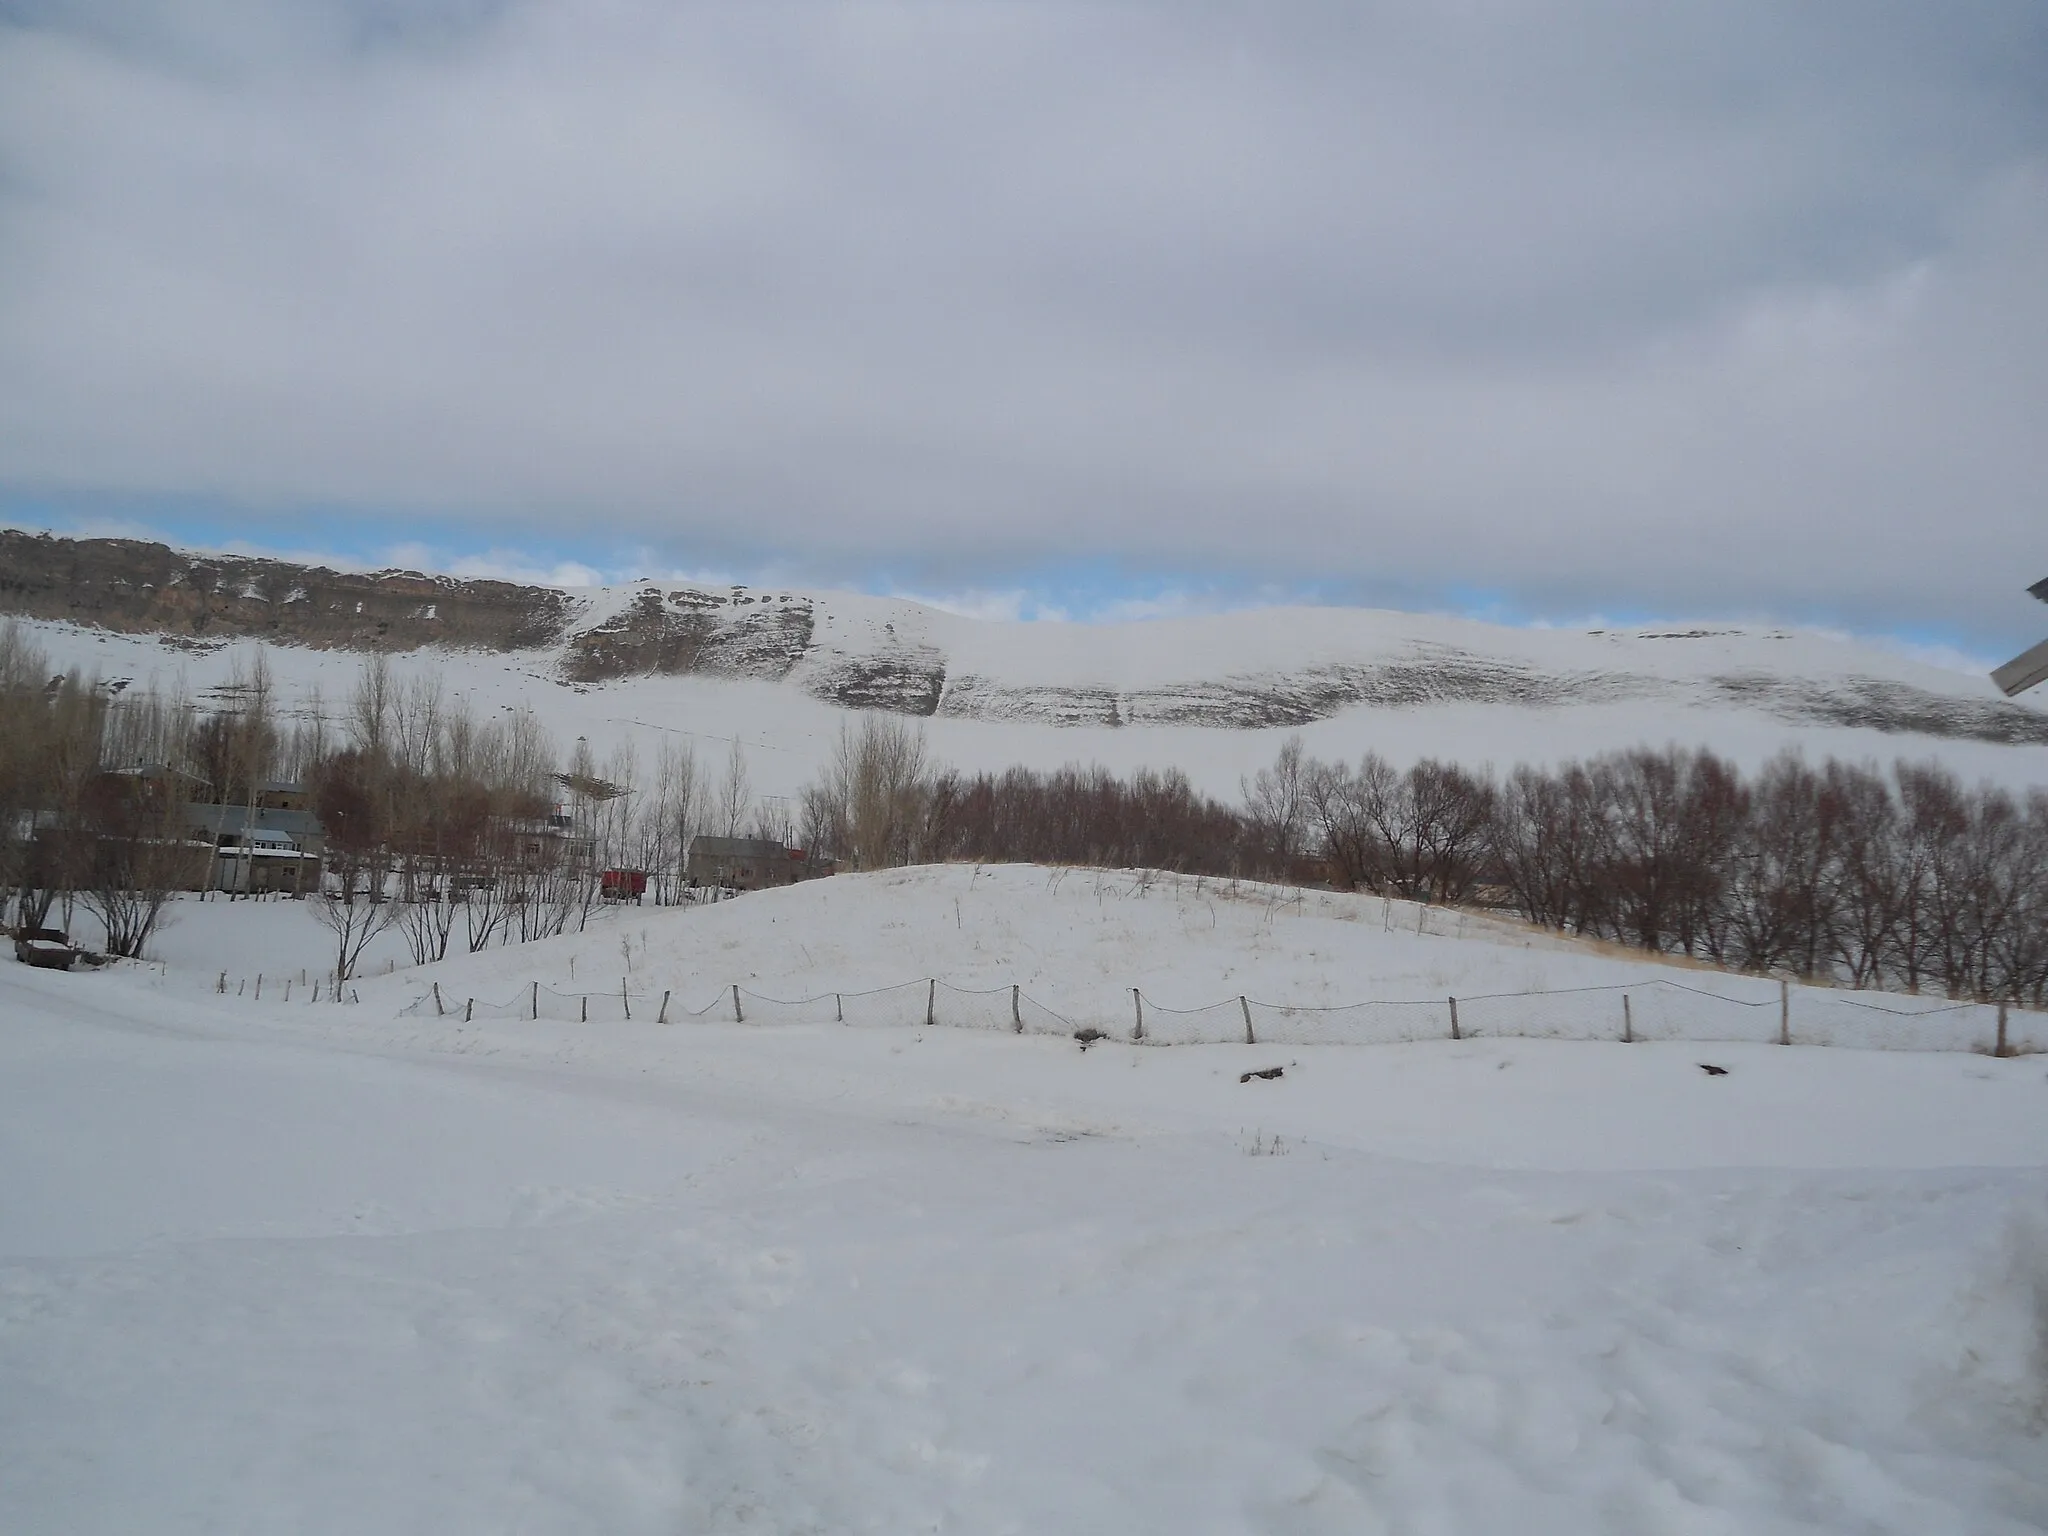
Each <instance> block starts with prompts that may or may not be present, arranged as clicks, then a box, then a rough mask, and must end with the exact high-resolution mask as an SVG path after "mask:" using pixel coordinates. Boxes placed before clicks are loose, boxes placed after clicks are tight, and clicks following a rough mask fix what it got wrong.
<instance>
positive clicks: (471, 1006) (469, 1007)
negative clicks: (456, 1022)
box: [462, 997, 476, 1024]
mask: <svg viewBox="0 0 2048 1536" xmlns="http://www.w3.org/2000/svg"><path fill="white" fill-rule="evenodd" d="M475 1012H476V999H475V998H473V997H472V998H471V999H470V1000H469V1001H468V1002H466V1003H464V1004H463V1005H462V1022H463V1023H465V1024H467V1023H468V1022H469V1017H470V1015H471V1014H473V1013H475Z"/></svg>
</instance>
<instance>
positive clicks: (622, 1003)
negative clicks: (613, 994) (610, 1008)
mask: <svg viewBox="0 0 2048 1536" xmlns="http://www.w3.org/2000/svg"><path fill="white" fill-rule="evenodd" d="M619 1007H621V1008H622V1009H624V1010H625V1013H626V1022H627V1023H628V1024H630V1023H632V1022H633V1000H632V999H631V998H630V997H628V996H627V995H626V978H625V977H623V976H621V977H620V978H619Z"/></svg>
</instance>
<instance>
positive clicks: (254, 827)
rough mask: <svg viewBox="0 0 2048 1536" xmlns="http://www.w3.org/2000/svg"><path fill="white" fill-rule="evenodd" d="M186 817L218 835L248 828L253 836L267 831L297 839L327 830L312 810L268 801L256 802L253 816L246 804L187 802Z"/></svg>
mask: <svg viewBox="0 0 2048 1536" xmlns="http://www.w3.org/2000/svg"><path fill="white" fill-rule="evenodd" d="M185 820H186V822H187V824H188V825H190V826H193V827H196V828H201V829H203V830H205V831H207V832H210V833H214V834H216V835H219V836H225V835H227V834H229V833H234V834H236V835H237V836H239V835H240V834H241V833H243V832H245V831H246V832H248V833H249V834H250V835H251V836H252V837H260V836H261V835H262V834H263V833H265V832H278V833H282V834H283V835H284V836H285V837H287V838H290V839H293V840H294V841H296V840H298V839H301V838H308V837H322V836H324V835H325V834H326V831H327V829H326V828H325V827H323V826H321V825H320V819H319V818H318V817H317V816H315V815H314V814H313V813H312V812H311V811H281V810H278V809H276V808H275V807H272V806H267V805H259V806H257V807H256V813H255V815H254V817H251V816H250V814H249V808H248V807H247V806H246V805H188V806H186V807H185Z"/></svg>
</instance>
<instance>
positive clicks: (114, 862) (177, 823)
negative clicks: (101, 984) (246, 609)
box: [0, 623, 789, 980]
mask: <svg viewBox="0 0 2048 1536" xmlns="http://www.w3.org/2000/svg"><path fill="white" fill-rule="evenodd" d="M721 770H722V771H721ZM284 783H297V784H299V785H301V786H303V789H304V791H305V792H306V794H307V796H308V797H309V803H310V809H311V810H312V811H313V813H314V815H315V817H316V819H317V820H318V822H319V823H320V826H321V828H322V830H323V832H324V839H325V846H324V854H323V858H322V861H321V869H322V876H321V878H320V879H319V880H318V881H317V882H316V883H315V885H314V887H313V888H310V889H308V890H306V891H305V893H304V894H306V895H308V896H309V897H311V898H312V902H311V907H312V910H313V911H314V913H315V914H316V916H318V917H319V918H320V920H321V921H323V922H324V923H326V924H327V925H328V927H329V928H330V929H331V930H332V933H333V938H334V955H335V962H336V963H335V974H336V975H337V977H339V978H340V979H344V980H345V979H347V977H348V976H349V975H350V974H352V972H353V971H354V969H355V966H356V964H357V963H358V961H359V960H360V959H361V957H362V954H363V952H364V950H365V949H366V948H367V946H368V945H369V943H370V942H371V941H372V940H373V939H374V938H376V937H377V935H378V934H380V933H383V932H385V931H387V930H389V929H391V928H393V927H397V928H399V929H400V930H401V931H402V932H403V934H404V936H405V939H406V941H407V945H408V947H409V948H410V950H411V951H412V954H413V956H414V958H415V959H416V960H420V961H427V960H435V959H440V958H442V957H443V956H445V955H446V954H447V953H448V951H449V950H450V948H451V947H453V946H454V945H455V944H457V943H461V944H463V945H465V946H466V947H468V948H470V949H472V950H480V949H483V948H485V947H487V946H489V945H492V944H496V943H505V942H511V941H516V940H526V939H534V938H540V937H545V936H547V935H549V934H554V933H560V932H562V931H564V930H565V929H566V928H569V927H573V926H580V925H581V924H582V922H584V921H585V920H587V918H588V916H589V914H590V912H591V911H592V910H593V909H594V907H595V905H596V904H597V902H598V901H599V900H600V898H601V894H602V890H603V885H602V878H603V873H604V871H606V870H610V869H631V870H640V871H646V872H648V873H649V874H650V875H651V876H652V882H651V883H652V884H653V888H654V893H655V899H656V900H657V901H659V900H673V899H675V898H676V897H677V896H678V895H679V894H680V892H681V888H682V886H683V883H684V868H685V858H686V855H687V852H688V848H689V843H690V840H691V838H692V837H694V836H696V835H697V834H699V833H703V832H711V833H723V834H725V835H737V834H739V833H742V832H749V831H751V832H754V833H756V834H765V835H787V833H788V831H789V828H788V826H787V822H788V820H789V818H788V817H787V815H786V814H781V813H779V811H778V803H777V802H774V801H764V802H760V803H758V804H757V802H756V798H755V796H754V794H753V791H752V788H751V776H750V773H749V770H748V764H747V759H746V754H745V751H744V749H743V748H742V747H741V746H740V745H739V743H738V742H737V741H735V742H733V743H731V744H730V747H729V750H728V751H727V752H726V753H725V754H724V760H723V762H722V763H721V764H714V765H712V766H710V767H706V766H705V765H704V764H702V763H701V762H700V760H699V758H698V757H697V755H696V753H695V751H694V750H693V748H692V747H691V746H690V745H689V738H687V737H683V736H680V735H678V736H676V737H675V738H674V739H673V743H672V744H671V745H669V746H666V747H664V748H663V749H662V750H661V751H660V752H659V753H658V754H657V755H656V757H655V760H654V762H653V763H652V764H651V765H649V768H648V769H647V770H645V771H643V769H642V766H641V765H640V763H639V762H638V761H637V760H636V758H635V755H634V753H633V751H632V749H631V748H630V747H622V748H620V749H619V750H618V751H617V752H614V753H613V754H612V755H611V756H610V757H609V758H608V759H606V760H605V761H604V762H602V763H599V762H597V761H596V760H595V759H594V757H593V755H592V753H591V752H590V749H589V747H588V745H587V743H585V742H582V741H580V740H579V741H578V742H577V743H576V744H575V745H574V747H573V748H572V749H571V750H570V752H569V753H568V754H567V755H566V757H565V756H564V755H563V754H562V753H561V752H560V751H559V749H558V747H557V745H556V743H555V741H554V740H553V739H552V738H551V737H550V736H549V734H548V733H547V731H546V730H545V729H544V728H543V727H542V726H541V725H540V723H539V722H538V720H537V719H536V718H535V717H534V715H533V714H532V713H530V712H528V711H523V710H503V711H499V712H498V713H497V714H495V715H492V716H486V717H481V718H480V717H479V716H478V715H477V713H476V712H475V711H474V710H473V709H472V708H471V707H470V705H469V704H468V702H467V700H465V699H464V698H462V697H461V696H460V695H456V694H451V693H450V692H448V690H447V689H446V688H445V686H444V683H443V681H442V679H441V678H440V677H439V676H437V675H436V674H433V673H431V672H426V673H421V672H414V673H410V674H408V675H403V676H402V675H400V674H399V673H398V672H397V671H396V670H395V669H394V668H393V667H392V666H391V665H390V663H389V661H388V659H387V658H385V657H384V656H382V655H374V656H371V657H370V658H368V659H367V660H366V661H365V662H364V664H363V667H362V669H361V673H360V675H359V677H358V679H357V681H356V683H355V685H354V687H353V689H352V690H351V691H350V692H349V694H348V695H347V696H346V697H345V698H343V699H340V700H336V701H332V703H330V702H329V701H324V700H322V699H321V698H320V697H319V695H318V693H317V692H315V693H312V694H310V695H308V696H306V697H303V698H300V699H298V700H296V701H295V702H294V704H293V705H292V706H291V707H290V708H289V709H287V708H285V707H284V706H283V705H282V704H281V703H280V701H279V699H278V696H277V690H276V688H275V687H274V685H273V683H272V680H271V675H270V671H269V668H268V666H267V665H266V663H265V661H264V659H263V657H262V655H261V653H258V654H257V655H255V656H254V657H253V659H251V660H250V661H249V662H248V664H247V665H246V666H245V667H242V668H239V669H238V670H237V671H236V672H235V673H234V674H233V675H232V676H231V677H230V679H229V680H228V681H227V682H226V683H224V684H222V685H219V686H217V687H214V688H211V689H209V690H207V692H206V693H205V694H204V695H201V696H197V697H195V696H194V695H193V694H192V693H191V692H190V691H189V690H188V689H187V688H186V687H185V685H184V682H183V680H182V678H180V679H175V680H174V681H173V683H172V685H171V686H169V687H168V688H164V689H158V688H155V687H151V688H142V689H138V688H134V687H130V686H126V685H123V684H121V683H118V682H116V683H111V684H110V683H106V682H103V681H101V680H98V679H93V678H87V677H84V676H82V675H80V674H78V673H76V672H73V673H69V674H64V675H53V674H52V672H51V670H50V665H49V660H48V657H47V656H46V654H45V653H43V652H42V651H41V650H40V649H39V648H38V647H37V646H36V645H35V644H34V642H33V639H32V637H31V636H30V635H29V633H28V632H27V631H26V630H25V629H24V628H23V627H22V626H20V625H19V624H16V623H9V624H7V625H4V626H0V892H4V893H5V900H4V902H0V907H4V908H6V909H7V910H5V911H0V917H4V918H5V919H6V920H8V921H10V922H11V923H13V924H16V925H19V926H22V927H28V928H41V927H45V926H51V925H53V924H56V925H61V926H63V927H64V928H66V929H69V928H71V927H72V926H73V920H74V911H75V909H77V908H79V907H83V908H84V909H85V910H86V911H88V912H90V913H92V914H93V915H94V916H96V917H98V918H99V919H100V924H101V926H102V928H103V929H104V932H105V935H106V947H107V948H108V950H109V951H110V952H112V953H114V954H119V955H129V956H137V955H140V954H141V953H142V952H143V948H144V946H145V945H146V944H147V943H148V942H149V939H150V937H151V935H152V934H153V933H154V932H155V931H156V930H157V928H158V927H159V926H160V925H161V924H162V922H163V921H164V920H165V918H166V916H167V910H168V904H169V902H170V900H171V898H172V896H173V894H174V893H175V892H177V891H178V890H180V889H193V888H203V887H205V886H207V885H209V884H211V883H212V882H213V880H214V877H215V874H216V870H215V858H216V845H217V844H218V843H220V842H221V840H222V835H223V834H224V833H226V832H227V831H229V830H230V829H231V828H232V827H233V826H236V825H242V826H244V827H245V828H246V824H247V823H251V822H254V821H255V820H256V813H257V806H258V801H259V798H261V797H262V796H263V795H264V794H265V792H266V789H275V788H277V787H279V786H280V785H281V784H284ZM236 810H240V811H242V812H243V813H244V815H243V816H242V817H239V818H238V817H236V816H234V815H232V814H231V813H232V812H234V811H236ZM249 843H250V839H249V838H248V837H247V836H246V832H245V835H244V836H243V837H242V838H241V846H242V847H244V848H247V847H248V846H249ZM251 856H253V855H251ZM242 883H243V884H244V885H245V886H246V885H247V884H248V882H247V881H246V880H245V881H244V882H242Z"/></svg>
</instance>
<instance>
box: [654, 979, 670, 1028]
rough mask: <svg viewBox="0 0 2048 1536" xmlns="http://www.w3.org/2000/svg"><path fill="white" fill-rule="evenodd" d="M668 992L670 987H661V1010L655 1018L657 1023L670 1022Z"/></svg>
mask: <svg viewBox="0 0 2048 1536" xmlns="http://www.w3.org/2000/svg"><path fill="white" fill-rule="evenodd" d="M668 993H669V989H668V988H667V987H663V988H662V989H661V1012H660V1013H658V1014H656V1015H655V1018H654V1022H655V1023H657V1024H666V1023H667V1022H668Z"/></svg>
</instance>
